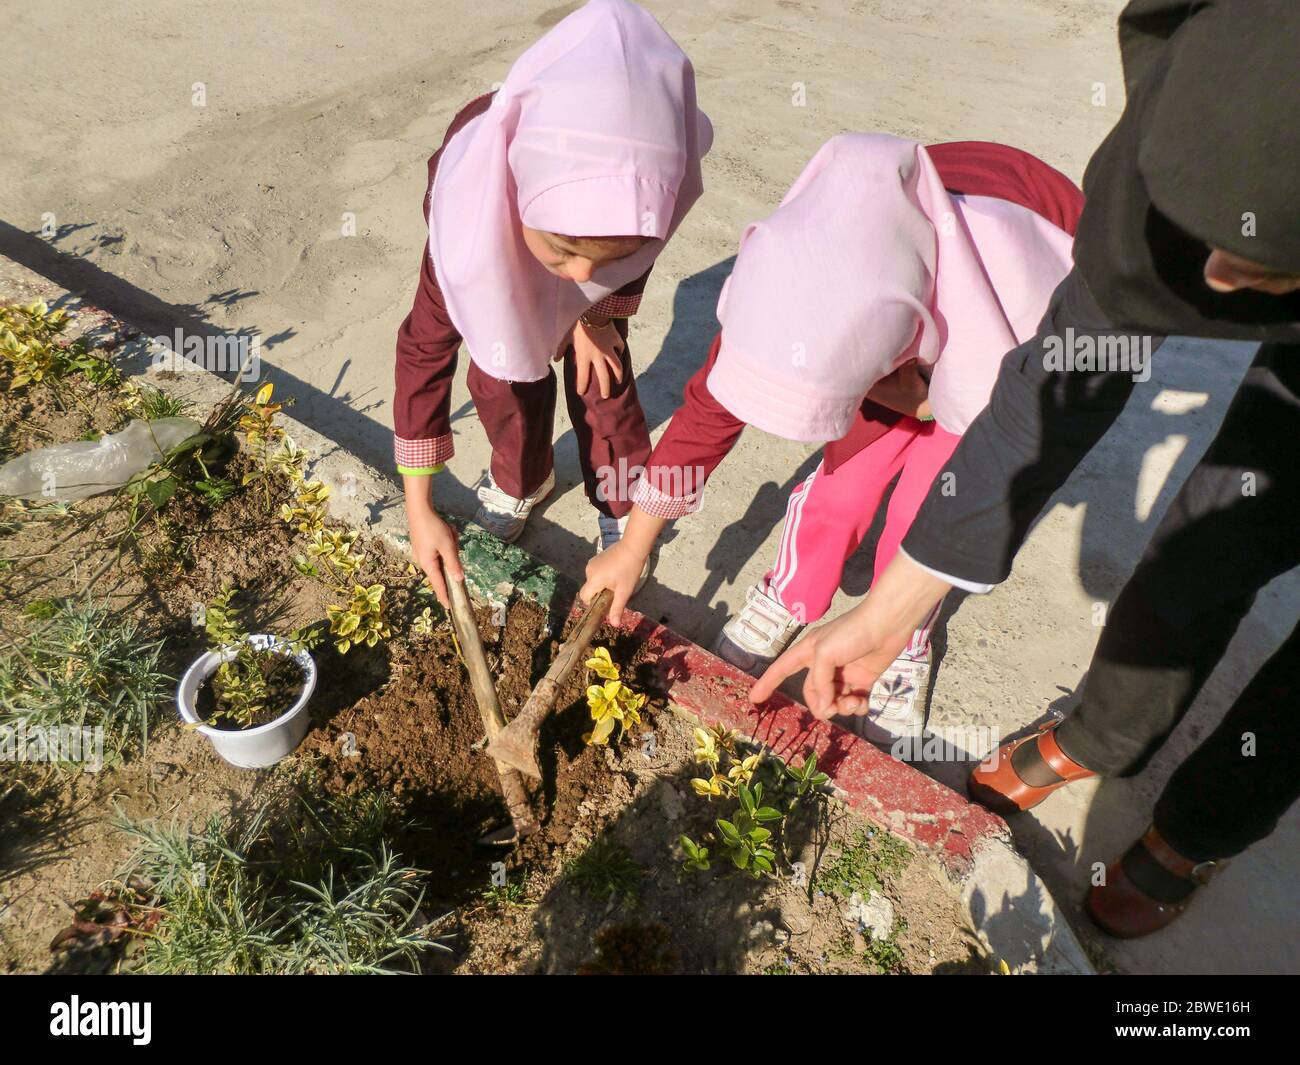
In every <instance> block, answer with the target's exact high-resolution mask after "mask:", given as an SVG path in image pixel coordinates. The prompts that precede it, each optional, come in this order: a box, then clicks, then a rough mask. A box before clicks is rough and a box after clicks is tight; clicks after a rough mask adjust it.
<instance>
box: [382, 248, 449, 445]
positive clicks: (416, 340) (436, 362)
mask: <svg viewBox="0 0 1300 1065" xmlns="http://www.w3.org/2000/svg"><path fill="white" fill-rule="evenodd" d="M460 340H461V338H460V334H459V333H458V332H457V331H456V327H455V326H454V325H452V323H451V318H450V316H448V314H447V308H446V307H445V306H444V305H443V302H442V293H441V291H440V290H439V289H438V280H437V278H436V277H435V276H434V270H433V260H432V259H431V258H430V257H429V249H428V246H427V245H426V246H425V250H424V253H423V254H422V255H421V256H420V283H419V287H418V288H417V289H416V291H415V301H414V302H413V303H412V305H411V311H410V313H409V314H408V315H407V316H406V320H405V321H403V322H402V325H401V327H400V328H399V329H398V330H397V373H396V379H397V380H396V383H397V388H396V391H395V393H394V396H393V433H394V446H393V452H394V457H395V458H396V460H397V465H398V467H399V468H401V469H403V470H421V471H424V470H430V469H432V468H433V467H435V466H437V465H439V464H440V463H443V462H446V461H447V459H449V458H451V455H452V436H451V382H452V379H453V378H454V377H455V374H456V353H457V351H458V350H459V349H460Z"/></svg>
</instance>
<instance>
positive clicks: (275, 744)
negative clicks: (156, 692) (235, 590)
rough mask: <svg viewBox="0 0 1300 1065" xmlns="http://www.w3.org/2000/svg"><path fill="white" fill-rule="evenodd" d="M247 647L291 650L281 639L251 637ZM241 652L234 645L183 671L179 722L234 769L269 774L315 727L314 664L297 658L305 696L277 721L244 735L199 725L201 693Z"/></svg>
mask: <svg viewBox="0 0 1300 1065" xmlns="http://www.w3.org/2000/svg"><path fill="white" fill-rule="evenodd" d="M248 642H249V643H251V644H252V645H253V646H254V647H257V648H268V647H269V648H272V649H275V650H280V651H282V652H284V653H287V652H288V649H289V645H288V644H287V643H286V642H285V641H284V640H282V639H281V638H280V637H278V636H268V635H265V634H258V635H255V636H252V635H250V636H249V637H248ZM237 653H238V650H237V648H236V647H235V646H231V647H227V648H223V649H222V651H221V652H220V653H218V652H216V651H208V652H207V653H206V654H204V655H203V656H202V657H200V658H199V659H198V661H196V662H195V663H194V664H193V665H192V666H190V668H189V669H187V670H186V671H185V676H183V677H181V683H180V687H178V688H177V689H176V708H177V709H178V710H179V711H180V715H181V720H182V721H184V722H185V723H186V724H187V725H197V728H195V729H194V731H195V732H198V733H200V734H201V735H204V736H206V737H207V738H208V740H209V742H211V744H212V747H213V749H214V750H215V751H216V752H217V754H219V755H221V757H222V758H224V759H225V760H226V761H227V762H229V763H230V764H231V765H234V766H239V768H240V769H265V768H267V767H268V766H273V765H275V763H276V762H278V761H280V759H281V758H284V757H285V756H286V755H288V754H291V753H292V752H293V750H294V748H295V747H297V746H298V744H300V743H301V742H302V738H303V737H304V736H305V735H307V729H308V727H309V726H310V725H311V715H309V714H308V713H307V702H308V700H309V699H311V693H312V692H313V691H314V690H315V688H316V663H315V662H314V661H313V660H312V657H311V655H309V654H308V653H307V652H306V651H300V652H299V653H298V654H297V655H296V656H295V657H296V659H297V662H298V665H300V666H301V667H302V674H303V685H302V694H301V695H299V696H298V699H297V701H296V702H295V703H294V704H293V706H291V707H289V709H288V710H286V711H285V712H284V713H283V714H281V715H280V716H279V717H277V718H276V719H275V720H274V721H268V722H267V723H266V724H265V725H258V726H257V727H256V728H249V729H242V730H229V729H219V728H213V727H212V726H211V725H201V724H199V722H200V721H201V720H202V719H201V718H200V717H199V714H198V696H199V689H200V688H201V687H202V686H203V682H204V681H206V680H207V679H208V678H209V677H210V676H212V674H213V673H215V672H216V671H217V668H218V667H219V666H220V665H221V664H222V663H223V662H228V661H230V659H232V658H234V657H235V655H236V654H237Z"/></svg>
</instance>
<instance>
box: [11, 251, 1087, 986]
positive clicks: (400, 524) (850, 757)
mask: <svg viewBox="0 0 1300 1065" xmlns="http://www.w3.org/2000/svg"><path fill="white" fill-rule="evenodd" d="M4 267H5V269H4V275H3V280H6V281H9V282H12V281H13V280H14V279H17V280H18V282H19V287H21V288H22V289H23V292H24V294H23V295H22V296H21V298H22V299H23V300H24V301H26V300H30V299H34V298H43V299H45V300H46V301H47V302H49V303H50V304H52V305H57V306H62V307H66V308H67V309H68V311H69V312H70V313H74V312H75V313H76V314H77V315H78V316H79V317H78V320H77V331H78V332H82V333H85V334H86V335H89V336H92V337H94V338H96V339H102V340H106V341H109V342H115V344H116V348H117V351H116V355H115V360H116V362H117V364H118V365H119V366H120V368H121V369H122V372H123V374H124V376H126V377H127V378H129V379H134V380H136V381H138V382H140V383H145V384H149V385H152V386H153V387H155V388H159V389H161V390H163V391H165V392H168V393H169V394H172V395H176V396H179V397H180V398H183V399H186V400H188V401H190V402H191V403H193V404H195V405H196V406H197V407H199V408H200V409H205V408H207V407H210V406H211V405H212V404H214V403H216V402H217V401H218V400H220V399H221V398H222V397H224V396H225V395H226V394H227V393H228V392H229V390H230V387H231V386H230V384H229V383H228V382H227V381H225V380H223V379H222V378H220V377H218V376H217V375H216V374H213V373H211V372H209V371H207V370H205V369H203V368H201V367H198V366H196V365H194V364H192V363H188V362H185V361H184V360H182V359H180V358H177V357H175V356H172V355H171V353H170V352H169V351H167V349H165V348H163V347H162V346H161V345H159V344H157V343H156V342H155V341H153V340H152V339H150V338H148V337H144V336H142V335H140V334H139V333H138V331H136V330H134V329H132V328H131V327H130V326H129V325H127V324H125V323H123V322H121V321H120V320H119V319H116V318H114V317H113V316H112V315H110V314H109V313H108V312H106V311H103V310H102V309H100V308H97V307H93V306H90V305H87V304H84V303H83V302H82V301H81V300H79V299H78V298H76V297H75V296H73V295H71V294H69V293H67V292H65V291H64V290H62V289H58V288H57V286H54V285H53V284H52V283H50V282H48V281H46V280H45V279H44V278H41V277H40V276H39V275H36V274H34V273H32V272H31V271H28V270H26V269H25V268H23V267H20V266H18V265H17V264H14V263H12V262H10V261H8V260H5V261H4ZM164 352H165V353H166V357H163V353H164ZM276 398H277V399H279V400H284V399H286V398H289V397H285V396H277V397H276ZM282 417H283V424H284V427H285V431H286V433H287V434H288V435H289V436H290V437H292V438H293V440H294V442H295V443H296V444H297V445H298V446H299V447H300V448H302V449H303V450H304V451H305V452H306V453H307V455H308V456H309V459H308V463H309V471H310V475H311V476H313V477H317V478H319V479H320V480H321V481H322V482H324V483H325V484H327V485H329V486H330V490H331V493H330V507H329V509H330V512H331V514H332V515H333V516H334V517H335V518H337V519H338V520H339V521H340V522H343V523H345V524H347V525H349V526H351V527H353V528H355V529H357V530H361V531H365V532H368V533H370V534H372V535H376V536H380V537H382V538H383V539H384V540H386V541H387V542H388V543H390V544H391V545H392V546H393V547H394V548H396V549H397V550H398V551H401V552H403V553H406V552H408V551H409V539H408V537H407V530H406V521H405V510H404V507H403V505H402V498H401V492H400V490H399V489H398V488H397V486H396V485H395V484H394V482H393V481H392V479H390V477H389V476H388V475H386V474H384V473H381V472H380V471H378V470H376V469H374V468H373V467H371V466H369V465H367V464H366V463H364V462H362V461H361V460H360V459H358V458H357V457H356V456H355V455H353V454H351V453H350V452H348V451H346V450H344V449H343V448H341V447H340V446H339V445H338V444H337V443H335V442H334V441H332V440H330V439H329V438H327V437H325V436H323V435H321V434H320V433H318V432H316V431H315V430H314V429H311V428H310V427H309V426H307V425H304V424H303V423H301V422H298V421H297V420H295V419H293V418H292V417H289V416H288V415H287V413H285V414H282ZM462 554H463V556H464V562H465V570H466V575H467V577H468V580H469V584H470V587H471V591H473V592H474V593H475V594H476V595H478V596H479V597H480V598H483V599H490V600H493V601H497V602H500V601H503V600H505V599H507V598H509V597H510V596H511V595H514V594H520V595H524V596H527V597H528V598H530V599H532V600H534V601H535V602H538V603H540V604H543V605H546V606H551V605H552V604H554V603H556V602H564V601H566V600H571V599H572V598H573V596H574V593H575V592H576V589H577V586H576V584H575V583H574V582H573V581H572V580H570V579H569V578H567V577H565V576H563V575H562V574H559V573H557V572H556V571H555V570H554V569H552V568H551V567H550V566H547V565H546V564H545V563H543V562H541V561H540V560H538V559H536V558H534V557H533V556H531V555H529V554H527V553H526V552H524V551H522V550H521V549H519V548H517V547H513V546H510V545H506V544H502V543H500V542H499V541H497V540H496V539H494V538H493V537H491V536H490V535H488V534H487V533H484V532H482V531H481V530H479V529H477V527H475V526H472V525H465V526H463V531H462ZM622 628H623V629H625V630H626V631H627V632H628V633H629V634H631V635H632V636H634V637H635V638H636V639H638V640H641V641H643V642H645V643H647V644H649V645H651V647H652V648H654V649H655V650H656V651H657V653H658V655H659V660H660V664H661V670H662V682H663V687H664V688H665V690H666V691H667V692H668V693H669V697H670V698H671V699H672V701H673V702H674V703H675V704H676V705H677V706H678V707H680V708H681V709H682V710H685V711H686V712H687V713H688V714H690V715H691V716H693V717H695V718H697V719H699V720H700V721H702V722H704V723H706V724H721V725H724V726H726V727H728V728H733V729H736V730H737V731H738V732H740V733H741V734H742V735H744V736H747V737H750V738H752V739H753V740H755V741H757V742H761V743H763V744H764V745H765V746H767V747H768V748H769V749H771V750H772V751H774V752H775V753H776V754H778V755H780V756H781V757H783V758H786V759H789V758H793V757H798V756H799V755H800V753H803V752H808V751H813V752H816V754H817V757H818V763H819V767H820V768H822V769H824V770H825V771H826V772H827V773H829V774H830V775H831V777H832V779H833V781H834V783H835V786H836V792H837V796H838V797H839V798H840V799H842V800H843V801H844V802H845V803H846V804H847V805H849V806H850V807H852V808H854V809H855V810H858V811H860V812H861V813H863V814H865V815H866V816H867V817H869V818H871V819H872V820H873V821H875V822H877V823H878V824H880V825H882V826H883V827H885V828H887V829H889V830H890V831H892V832H894V833H895V834H896V835H898V836H900V837H902V838H903V839H905V840H906V841H908V842H909V843H910V844H912V845H913V846H915V847H917V848H919V849H921V850H924V851H926V852H928V853H930V854H932V855H934V856H935V857H937V858H938V860H939V861H940V863H941V864H942V866H943V868H944V869H945V870H946V871H947V873H948V875H949V876H950V877H951V878H952V880H953V882H954V884H955V885H956V887H957V889H958V890H959V891H960V893H961V898H962V901H963V904H964V905H965V907H966V910H967V912H968V913H969V915H970V918H971V922H972V926H973V927H974V928H975V930H976V931H977V932H978V934H979V936H980V938H981V940H982V941H983V942H984V945H985V946H986V948H987V949H988V950H989V951H990V952H991V953H992V954H993V956H994V957H997V958H1000V959H1003V960H1005V961H1006V962H1007V964H1008V965H1009V966H1010V967H1011V968H1012V970H1013V971H1015V972H1026V973H1029V972H1037V973H1092V972H1093V971H1094V969H1093V967H1092V965H1091V963H1090V962H1089V960H1088V958H1087V955H1086V954H1085V953H1084V951H1083V948H1082V947H1081V945H1080V944H1079V941H1078V939H1077V938H1076V936H1075V935H1074V932H1073V930H1072V929H1071V928H1070V926H1069V923H1068V922H1067V921H1066V919H1065V917H1064V915H1063V914H1062V912H1061V911H1060V908H1059V907H1058V906H1057V905H1056V903H1055V902H1054V900H1053V899H1052V896H1051V894H1050V892H1048V890H1047V888H1046V886H1045V885H1044V884H1043V882H1042V881H1041V879H1039V877H1038V876H1037V874H1035V873H1034V871H1033V870H1032V869H1031V868H1030V867H1029V864H1028V863H1027V862H1026V861H1025V859H1024V858H1023V857H1022V856H1021V855H1020V854H1019V853H1018V852H1017V851H1016V850H1015V848H1014V846H1013V845H1012V843H1011V835H1010V831H1009V829H1008V828H1007V825H1006V823H1005V822H1004V821H1003V820H1002V819H1001V818H999V817H997V816H996V815H995V814H992V813H990V812H989V811H987V810H985V809H984V808H983V807H980V806H977V805H975V804H973V803H971V802H969V801H967V799H966V798H965V796H963V795H959V794H957V793H956V792H954V791H952V790H951V789H949V788H947V787H945V786H944V785H942V784H940V783H938V782H937V781H935V780H933V779H931V778H930V777H928V776H926V775H925V774H923V773H921V772H920V771H918V770H916V769H914V768H912V767H911V766H910V765H907V764H906V763H904V762H900V761H897V760H895V759H893V758H891V757H890V756H889V755H887V754H885V753H884V752H882V751H880V750H878V749H877V748H875V747H874V746H872V745H871V744H869V743H867V742H866V741H864V740H862V739H860V738H859V737H857V736H855V735H854V734H852V733H850V732H847V731H845V730H844V729H841V728H839V727H837V726H834V725H831V724H829V723H827V722H822V721H818V720H817V719H816V718H814V717H813V716H812V714H811V713H809V712H808V710H807V709H806V708H805V707H803V706H802V705H801V704H799V703H797V702H794V701H793V700H791V699H789V698H788V697H786V696H785V695H783V694H779V693H778V695H777V696H775V697H774V698H773V699H771V700H769V702H768V703H767V704H766V705H765V706H763V707H761V708H760V707H755V706H753V705H752V704H751V703H750V702H749V700H748V698H747V694H746V693H747V692H748V689H749V685H750V683H751V678H750V677H748V676H747V675H746V674H744V673H742V672H740V671H739V670H737V669H735V668H733V667H732V666H730V665H728V664H727V663H726V662H723V661H722V660H721V659H719V658H717V657H716V656H714V655H712V654H710V653H709V652H708V651H706V650H704V649H703V648H701V647H699V646H698V645H697V644H695V643H693V642H691V641H690V640H688V639H686V638H685V637H684V636H681V635H680V634H678V633H676V632H674V631H672V630H671V629H668V628H666V627H664V626H662V625H659V624H658V623H656V622H654V621H652V620H650V619H649V618H646V617H644V616H642V615H640V614H638V613H636V612H635V611H632V610H628V611H627V612H626V613H625V615H624V619H623V623H622Z"/></svg>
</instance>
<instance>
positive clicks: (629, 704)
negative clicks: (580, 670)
mask: <svg viewBox="0 0 1300 1065" xmlns="http://www.w3.org/2000/svg"><path fill="white" fill-rule="evenodd" d="M583 665H585V666H586V667H587V670H588V672H589V673H590V674H594V675H595V676H596V677H598V678H600V679H601V680H602V681H603V682H604V683H603V684H591V685H588V687H587V707H588V709H589V710H590V711H591V720H592V721H593V722H595V725H594V727H593V728H592V730H591V731H590V732H588V733H585V734H584V735H583V737H582V740H583V742H584V743H586V744H587V745H588V746H603V745H605V744H607V743H609V740H610V737H611V736H613V735H614V729H615V728H617V729H618V735H617V737H615V740H616V741H617V740H622V738H623V737H624V736H625V735H626V734H627V731H628V729H630V728H632V727H634V726H636V725H639V724H640V723H641V710H642V708H643V707H644V706H645V703H646V697H645V696H644V695H642V694H639V693H637V692H634V691H633V690H632V689H631V688H629V687H628V686H627V684H625V683H624V682H623V681H622V680H621V679H620V676H619V668H618V665H617V664H616V663H615V662H614V660H613V659H612V658H611V657H610V653H609V648H608V647H597V648H595V649H594V650H593V651H592V654H591V657H590V658H588V659H587V661H586V662H584V663H583Z"/></svg>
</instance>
